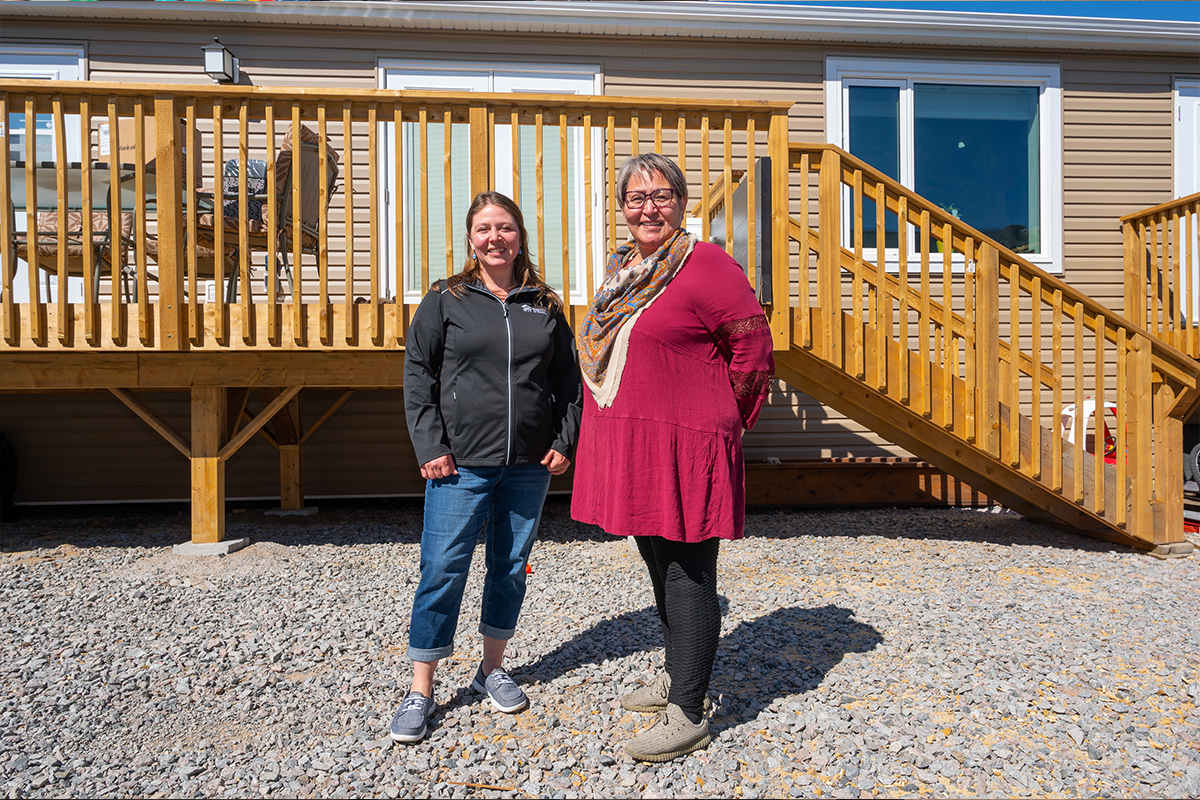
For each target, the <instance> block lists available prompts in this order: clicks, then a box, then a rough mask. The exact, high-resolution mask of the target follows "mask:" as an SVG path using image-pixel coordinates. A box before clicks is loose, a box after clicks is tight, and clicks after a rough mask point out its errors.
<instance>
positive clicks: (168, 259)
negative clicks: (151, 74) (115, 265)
mask: <svg viewBox="0 0 1200 800" xmlns="http://www.w3.org/2000/svg"><path fill="white" fill-rule="evenodd" d="M178 134H179V112H178V109H177V108H176V107H175V95H172V94H160V95H155V97H154V158H155V180H156V186H155V191H156V193H157V205H158V256H157V261H158V341H159V345H158V346H159V349H161V350H187V349H188V345H189V343H190V341H191V336H190V335H189V332H188V319H187V309H186V308H185V307H184V304H183V288H184V274H183V237H182V236H181V235H180V234H181V232H182V231H183V220H182V219H181V216H180V207H181V205H182V200H183V193H182V187H183V175H182V174H181V172H180V166H181V164H182V160H181V158H180V155H181V154H180V148H181V147H183V146H184V143H183V142H180V141H178V138H177V137H178ZM188 157H189V158H191V157H193V154H191V153H189V154H188ZM137 235H138V236H141V237H144V236H145V235H146V232H145V231H144V230H138V231H137ZM142 266H144V264H143V263H142V262H139V263H138V267H139V268H141V267H142ZM141 280H144V278H139V283H140V281H141ZM242 293H243V294H244V295H246V296H249V294H250V287H249V286H246V285H243V286H242Z"/></svg>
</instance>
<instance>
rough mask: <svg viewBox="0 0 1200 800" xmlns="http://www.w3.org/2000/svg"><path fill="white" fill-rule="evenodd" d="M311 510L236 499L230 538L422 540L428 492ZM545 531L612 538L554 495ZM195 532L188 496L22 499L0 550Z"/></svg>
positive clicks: (146, 542)
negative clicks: (291, 511) (43, 502)
mask: <svg viewBox="0 0 1200 800" xmlns="http://www.w3.org/2000/svg"><path fill="white" fill-rule="evenodd" d="M307 504H308V505H309V506H310V507H315V508H316V509H317V512H316V513H315V514H312V515H309V516H303V515H286V516H281V515H276V514H272V513H269V512H273V511H278V509H279V502H278V501H277V500H230V501H228V502H227V503H226V504H225V508H226V514H225V538H226V539H237V538H241V537H247V538H249V539H250V543H251V544H253V543H254V542H274V543H276V544H281V545H319V544H344V545H352V544H387V543H400V544H412V543H415V542H419V541H420V540H421V526H422V519H423V516H424V499H423V498H420V497H381V498H357V499H320V498H314V499H310V500H308V501H307ZM538 538H540V539H543V540H546V541H552V542H582V541H597V542H602V541H611V540H612V538H613V537H611V536H609V535H608V534H606V533H604V532H603V531H602V530H600V529H599V528H597V527H596V526H595V525H586V524H584V523H582V522H576V521H575V520H573V519H571V498H570V497H569V496H566V495H551V496H550V497H548V498H547V499H546V506H545V509H544V511H543V512H542V526H541V531H540V532H539V535H538ZM190 539H191V506H190V504H188V503H178V502H172V503H118V504H103V505H102V504H98V503H97V504H87V505H61V506H21V507H20V508H19V517H18V519H16V520H14V521H8V520H5V522H4V524H3V526H0V552H9V553H11V552H23V551H26V550H31V549H37V548H55V547H59V546H60V545H63V544H70V545H74V546H75V547H170V546H172V545H175V544H179V543H181V542H186V541H189V540H190Z"/></svg>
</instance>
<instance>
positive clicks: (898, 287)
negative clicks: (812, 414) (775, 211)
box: [777, 144, 1198, 544]
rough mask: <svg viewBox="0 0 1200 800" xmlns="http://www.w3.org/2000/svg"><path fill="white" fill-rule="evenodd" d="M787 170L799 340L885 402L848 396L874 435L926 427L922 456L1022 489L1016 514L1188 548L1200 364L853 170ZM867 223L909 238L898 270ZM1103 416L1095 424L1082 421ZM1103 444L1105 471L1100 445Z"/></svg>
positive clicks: (803, 154) (809, 165)
mask: <svg viewBox="0 0 1200 800" xmlns="http://www.w3.org/2000/svg"><path fill="white" fill-rule="evenodd" d="M790 154H791V158H790V169H791V170H792V176H791V183H792V185H793V186H794V187H796V188H795V189H793V199H792V211H793V217H792V219H791V222H790V235H791V238H792V239H793V240H794V241H795V242H796V243H797V244H798V247H799V253H798V255H799V259H798V270H796V271H795V273H794V274H793V275H792V283H791V285H792V287H793V288H792V289H791V293H792V298H794V300H793V304H794V308H793V320H792V326H791V337H790V339H791V342H792V346H793V347H794V348H796V349H798V350H801V351H804V352H805V353H807V354H810V355H814V356H816V357H817V358H819V359H820V360H821V361H823V362H824V363H827V364H830V365H833V366H834V367H835V368H836V370H838V371H839V372H840V373H842V374H844V375H845V376H847V377H848V378H849V379H850V380H851V381H853V383H852V384H846V386H847V387H852V386H854V385H857V386H861V387H863V388H864V389H869V390H870V391H869V392H866V393H860V394H862V396H863V397H864V398H867V399H864V400H862V401H856V400H855V399H854V398H853V397H851V396H850V395H851V394H852V392H851V391H850V390H849V388H843V389H842V390H841V394H842V395H843V397H844V398H845V399H846V400H847V401H848V403H849V404H850V405H855V404H857V405H858V406H860V407H861V409H862V411H863V413H864V414H867V415H875V418H877V419H878V420H879V427H876V428H875V429H876V430H880V427H887V426H888V425H889V424H891V423H890V422H889V419H894V420H895V425H894V426H893V427H894V428H895V435H896V436H897V437H898V438H897V439H893V441H898V440H899V438H900V437H902V436H903V435H904V431H905V429H906V428H911V427H912V425H913V422H912V420H911V419H908V420H906V419H904V418H903V415H902V414H899V413H898V412H897V409H896V408H895V406H894V405H889V403H890V404H898V405H899V406H902V407H903V408H904V409H906V410H907V411H908V412H911V413H912V414H913V415H914V416H915V417H916V418H917V419H918V420H919V421H922V422H923V423H924V424H926V425H928V426H929V428H928V430H927V432H926V434H925V435H924V436H923V439H924V441H923V442H914V447H916V448H917V450H920V449H921V448H922V447H924V448H925V449H926V450H927V451H928V449H929V448H930V447H933V448H934V449H936V450H937V451H938V452H932V453H931V452H926V453H920V454H921V455H923V456H924V457H927V458H930V460H933V461H935V463H938V462H939V461H940V462H942V463H945V462H947V461H950V462H957V463H959V464H960V466H961V464H963V463H966V462H970V461H972V460H973V461H974V464H975V466H974V467H972V470H973V471H975V472H976V473H977V474H978V475H979V476H981V477H982V478H983V479H984V480H991V479H996V480H1000V479H1001V478H1002V479H1003V480H1001V483H1005V482H1007V485H1006V486H1000V487H989V488H990V489H991V490H997V491H998V492H999V496H1002V497H1007V498H1009V499H1010V500H1011V501H1012V504H1013V505H1014V506H1015V507H1017V508H1018V510H1022V509H1024V510H1025V511H1026V512H1028V513H1031V514H1032V515H1035V516H1045V515H1047V514H1049V515H1050V516H1051V517H1054V518H1056V519H1058V520H1060V521H1068V520H1083V524H1080V523H1079V522H1073V523H1071V524H1074V525H1075V527H1087V525H1088V524H1091V523H1095V526H1096V528H1097V530H1098V531H1101V532H1102V531H1103V530H1104V529H1105V528H1107V529H1108V530H1109V531H1110V534H1111V535H1112V536H1114V538H1127V539H1128V540H1135V541H1137V542H1140V543H1143V544H1144V543H1161V542H1172V541H1182V531H1183V520H1182V483H1183V481H1182V475H1181V464H1182V453H1181V447H1182V428H1181V425H1182V422H1181V420H1182V419H1183V418H1184V416H1185V415H1186V414H1187V412H1188V410H1189V409H1190V408H1191V407H1192V406H1194V405H1195V403H1196V400H1197V397H1198V392H1197V368H1196V365H1195V363H1194V362H1193V361H1192V360H1191V359H1189V358H1187V357H1185V356H1184V355H1183V354H1182V353H1180V352H1178V351H1177V350H1175V349H1173V348H1172V347H1169V346H1167V345H1165V344H1163V343H1162V342H1160V341H1159V340H1157V339H1156V338H1155V337H1153V336H1151V335H1149V333H1147V331H1145V330H1144V329H1142V328H1141V327H1139V326H1137V325H1135V324H1133V323H1132V322H1130V321H1129V320H1126V319H1124V318H1122V317H1121V316H1119V315H1117V314H1115V313H1113V312H1112V311H1110V310H1108V309H1107V308H1105V307H1103V306H1101V305H1100V304H1098V303H1096V302H1095V301H1093V300H1091V299H1090V298H1088V297H1086V296H1085V295H1083V294H1081V293H1080V292H1079V291H1078V290H1076V289H1074V288H1072V287H1071V286H1069V285H1068V284H1066V283H1064V282H1063V281H1061V280H1060V279H1058V278H1056V277H1054V276H1053V275H1050V274H1048V273H1046V272H1044V271H1043V270H1041V269H1039V268H1038V267H1036V266H1034V265H1033V264H1031V263H1029V262H1028V261H1026V260H1025V259H1023V258H1022V257H1021V256H1019V255H1017V254H1016V253H1014V252H1012V251H1010V250H1008V249H1006V248H1004V247H1002V246H1000V245H999V244H997V243H996V242H994V241H992V240H991V239H989V238H988V237H986V236H984V235H983V234H981V233H980V232H979V231H977V230H975V229H974V228H972V227H970V226H969V225H966V224H964V223H963V222H962V221H961V220H959V219H956V218H954V217H952V216H950V215H949V214H947V213H946V212H944V211H943V210H942V209H940V208H938V207H937V206H936V205H934V204H933V203H930V202H928V201H926V200H924V199H923V198H921V197H920V196H918V195H916V194H914V193H912V192H911V191H909V190H907V189H905V188H904V187H903V186H901V185H899V184H898V183H897V182H895V181H893V180H891V179H890V178H888V177H887V176H886V175H884V174H882V173H881V172H879V171H877V170H875V169H872V168H871V167H870V166H868V165H867V164H865V163H864V162H862V161H860V160H858V159H856V158H854V157H853V156H851V155H850V154H849V153H846V152H845V151H842V150H840V149H838V148H836V147H833V146H828V145H801V144H793V145H791V148H790ZM797 194H798V195H799V196H798V197H796V195H797ZM867 202H873V204H874V212H873V215H872V216H873V218H872V217H870V216H868V217H866V218H865V219H864V210H865V209H866V208H868V206H866V203H867ZM843 220H848V221H849V223H850V226H851V227H850V230H852V231H853V235H852V237H850V236H846V235H844V233H843V230H844V229H843ZM889 220H891V224H889ZM897 220H898V221H899V222H900V223H901V224H896V221H897ZM864 223H866V225H865V230H871V229H872V228H873V229H874V230H876V231H880V232H882V231H884V230H886V229H888V228H890V229H891V230H892V231H895V232H896V236H897V239H898V241H897V243H896V244H897V246H895V247H893V248H890V249H887V250H886V259H880V258H879V257H878V255H876V256H875V258H874V259H873V260H872V259H869V258H868V257H867V256H868V255H874V254H873V253H869V252H868V250H867V248H865V247H864ZM881 261H883V262H884V263H881ZM784 285H785V286H786V285H787V284H786V283H785V284H784ZM782 299H783V298H782V297H777V303H778V302H781V301H782ZM1089 402H1092V403H1095V404H1096V407H1097V408H1098V409H1099V411H1098V413H1096V414H1095V415H1094V416H1091V417H1088V418H1085V415H1084V413H1075V414H1073V415H1072V414H1071V413H1070V412H1071V407H1072V406H1073V407H1074V409H1083V408H1084V407H1085V405H1087V404H1088V403H1089ZM1106 410H1107V413H1106ZM847 413H849V412H847ZM880 432H881V433H883V434H884V435H887V433H885V432H884V431H882V430H880ZM1106 435H1107V436H1108V438H1109V439H1110V441H1109V443H1108V447H1107V450H1108V458H1107V459H1105V458H1103V457H1097V456H1096V455H1094V453H1096V452H1097V451H1098V450H1099V452H1100V453H1102V454H1103V452H1104V450H1105V447H1104V445H1103V444H1100V445H1094V444H1092V443H1105V441H1106ZM901 443H903V442H901ZM906 446H908V445H907V444H906ZM966 446H969V448H968V447H966ZM910 449H913V448H910ZM1089 451H1090V452H1089ZM968 454H969V455H968ZM980 456H982V457H983V458H980ZM1004 473H1006V475H1005V474H1004ZM1022 478H1024V479H1025V480H1024V483H1023V482H1022V480H1021V479H1022ZM989 493H990V492H989ZM1088 520H1090V522H1088ZM1123 534H1124V535H1127V537H1126V536H1123Z"/></svg>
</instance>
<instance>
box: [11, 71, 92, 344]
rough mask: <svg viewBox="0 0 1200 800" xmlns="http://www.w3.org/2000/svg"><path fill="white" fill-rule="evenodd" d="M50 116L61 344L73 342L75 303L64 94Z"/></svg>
mask: <svg viewBox="0 0 1200 800" xmlns="http://www.w3.org/2000/svg"><path fill="white" fill-rule="evenodd" d="M50 119H51V122H52V124H53V125H54V157H55V166H56V167H57V168H56V169H55V177H56V180H57V184H58V187H57V188H58V231H57V233H58V264H57V267H58V268H57V269H56V270H55V273H56V277H57V279H58V303H57V313H56V314H55V317H56V320H55V322H56V325H55V328H57V329H58V341H59V343H60V344H63V345H69V344H70V341H71V328H72V325H71V303H70V302H69V301H70V295H71V293H70V291H69V289H70V285H69V279H68V278H67V129H66V127H65V126H64V125H63V122H64V119H65V117H64V114H63V97H62V95H61V94H54V95H52V96H51V97H50ZM30 127H31V128H32V127H33V126H30ZM36 138H37V133H36V131H35V132H34V135H33V136H30V137H26V141H33V140H34V139H36ZM91 228H92V220H91V218H90V217H86V216H85V217H84V218H83V227H82V230H91ZM34 238H35V239H36V238H37V237H36V236H35V237H34ZM47 300H49V298H47Z"/></svg>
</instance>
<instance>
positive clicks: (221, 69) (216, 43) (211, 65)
mask: <svg viewBox="0 0 1200 800" xmlns="http://www.w3.org/2000/svg"><path fill="white" fill-rule="evenodd" d="M200 49H201V50H203V51H204V72H205V74H206V75H208V77H210V78H212V79H213V80H214V81H216V82H217V83H237V82H238V59H237V56H235V55H234V54H233V53H231V52H229V50H228V49H227V48H226V47H225V45H223V44H221V40H220V39H218V38H217V37H215V36H214V37H213V43H212V44H206V45H204V46H202V47H201V48H200Z"/></svg>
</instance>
